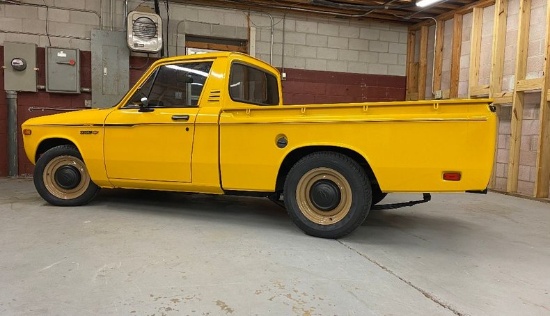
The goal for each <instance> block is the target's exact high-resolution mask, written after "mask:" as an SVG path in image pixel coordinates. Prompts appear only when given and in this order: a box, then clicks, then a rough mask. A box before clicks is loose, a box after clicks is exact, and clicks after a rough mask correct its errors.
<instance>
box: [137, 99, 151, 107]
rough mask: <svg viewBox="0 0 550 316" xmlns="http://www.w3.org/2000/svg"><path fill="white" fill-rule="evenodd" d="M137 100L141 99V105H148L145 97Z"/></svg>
mask: <svg viewBox="0 0 550 316" xmlns="http://www.w3.org/2000/svg"><path fill="white" fill-rule="evenodd" d="M139 101H141V106H143V107H147V106H149V100H147V97H143V98H141V99H140V100H139Z"/></svg>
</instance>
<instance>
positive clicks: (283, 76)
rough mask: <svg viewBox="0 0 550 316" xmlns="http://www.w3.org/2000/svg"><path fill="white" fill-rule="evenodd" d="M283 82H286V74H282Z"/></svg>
mask: <svg viewBox="0 0 550 316" xmlns="http://www.w3.org/2000/svg"><path fill="white" fill-rule="evenodd" d="M281 80H286V72H283V73H281Z"/></svg>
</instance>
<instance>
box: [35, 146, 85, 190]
mask: <svg viewBox="0 0 550 316" xmlns="http://www.w3.org/2000/svg"><path fill="white" fill-rule="evenodd" d="M63 166H73V167H75V168H76V169H77V170H78V171H79V173H80V182H79V183H78V184H77V185H76V186H75V187H74V188H71V189H66V188H63V187H62V186H60V185H59V184H58V183H57V181H56V180H55V173H56V172H57V170H59V168H61V167H63ZM42 176H43V179H44V185H45V186H46V189H47V190H48V192H50V193H51V194H52V195H54V196H55V197H57V198H59V199H63V200H71V199H75V198H78V197H79V196H81V195H82V194H84V192H86V189H87V188H88V185H89V184H90V175H89V174H88V170H87V169H86V165H85V164H84V162H83V161H82V160H80V159H78V158H75V157H72V156H59V157H55V158H54V159H52V160H51V161H50V162H48V164H47V165H46V168H44V173H43V175H42Z"/></svg>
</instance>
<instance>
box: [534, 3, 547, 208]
mask: <svg viewBox="0 0 550 316" xmlns="http://www.w3.org/2000/svg"><path fill="white" fill-rule="evenodd" d="M549 27H550V3H547V4H546V39H545V46H544V47H545V59H544V69H543V82H542V90H541V93H540V115H539V122H540V134H539V143H538V152H537V178H536V179H535V192H534V194H535V197H538V198H542V197H544V198H546V197H548V189H549V186H550V126H549V125H550V109H549V108H548V107H549V104H548V89H550V29H549Z"/></svg>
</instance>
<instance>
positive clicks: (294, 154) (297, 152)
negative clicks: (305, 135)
mask: <svg viewBox="0 0 550 316" xmlns="http://www.w3.org/2000/svg"><path fill="white" fill-rule="evenodd" d="M320 151H330V152H337V153H340V154H343V155H346V156H348V157H350V158H351V159H353V160H354V161H355V162H357V163H358V164H359V165H360V166H361V167H362V168H363V170H365V172H366V174H367V176H368V177H369V180H370V181H372V183H375V184H376V185H378V184H377V183H378V181H377V179H376V175H375V174H374V171H373V170H372V168H371V166H370V164H369V162H368V161H367V159H366V158H365V157H364V156H363V155H361V154H360V153H358V152H357V151H355V150H353V149H349V148H345V147H339V146H325V145H319V146H305V147H300V148H295V149H293V150H292V151H291V152H289V153H288V154H287V155H286V156H285V158H284V159H283V162H282V163H281V166H280V167H279V172H278V173H277V182H276V184H275V190H276V191H278V192H280V191H282V190H283V186H284V183H285V179H286V176H287V174H288V172H289V171H290V169H291V168H292V166H294V164H296V163H297V162H298V161H299V160H300V159H301V158H302V157H305V156H307V155H309V154H312V153H315V152H320Z"/></svg>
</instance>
